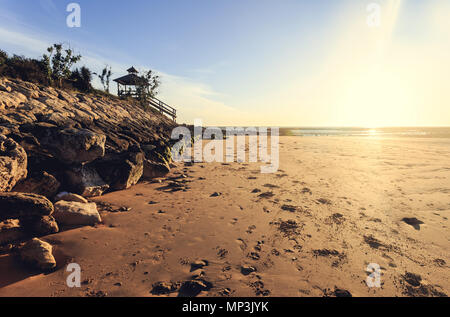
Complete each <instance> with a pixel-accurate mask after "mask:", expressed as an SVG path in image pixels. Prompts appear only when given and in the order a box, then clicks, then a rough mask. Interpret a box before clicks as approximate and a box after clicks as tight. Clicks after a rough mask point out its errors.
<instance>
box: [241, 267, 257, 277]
mask: <svg viewBox="0 0 450 317" xmlns="http://www.w3.org/2000/svg"><path fill="white" fill-rule="evenodd" d="M253 272H256V268H255V267H254V266H250V265H243V266H241V273H242V274H243V275H249V274H250V273H253Z"/></svg>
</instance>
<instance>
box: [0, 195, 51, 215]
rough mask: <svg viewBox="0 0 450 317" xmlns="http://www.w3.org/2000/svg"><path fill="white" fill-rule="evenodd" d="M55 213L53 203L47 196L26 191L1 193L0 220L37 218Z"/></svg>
mask: <svg viewBox="0 0 450 317" xmlns="http://www.w3.org/2000/svg"><path fill="white" fill-rule="evenodd" d="M52 213H53V204H52V203H51V202H50V201H49V200H48V199H47V198H45V197H43V196H40V195H36V194H25V193H0V221H3V220H7V219H22V218H35V217H41V216H49V215H51V214H52Z"/></svg>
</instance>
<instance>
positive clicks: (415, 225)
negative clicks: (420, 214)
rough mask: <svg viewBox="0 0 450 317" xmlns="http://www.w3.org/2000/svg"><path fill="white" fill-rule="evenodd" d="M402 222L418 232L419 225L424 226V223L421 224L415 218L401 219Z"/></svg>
mask: <svg viewBox="0 0 450 317" xmlns="http://www.w3.org/2000/svg"><path fill="white" fill-rule="evenodd" d="M402 221H403V222H405V223H407V224H408V225H410V226H412V227H413V228H414V229H416V230H418V231H419V230H420V225H423V224H424V222H422V221H421V220H419V219H417V218H416V217H412V218H403V219H402Z"/></svg>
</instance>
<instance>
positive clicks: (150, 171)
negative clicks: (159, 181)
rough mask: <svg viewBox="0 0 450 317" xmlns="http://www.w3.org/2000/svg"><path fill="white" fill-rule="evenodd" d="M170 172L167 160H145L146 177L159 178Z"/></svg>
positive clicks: (144, 175) (144, 174)
mask: <svg viewBox="0 0 450 317" xmlns="http://www.w3.org/2000/svg"><path fill="white" fill-rule="evenodd" d="M169 172H170V166H169V164H168V163H167V162H155V161H151V160H147V159H146V160H144V173H143V177H144V178H148V179H151V178H158V177H163V176H166V175H167V174H168V173H169Z"/></svg>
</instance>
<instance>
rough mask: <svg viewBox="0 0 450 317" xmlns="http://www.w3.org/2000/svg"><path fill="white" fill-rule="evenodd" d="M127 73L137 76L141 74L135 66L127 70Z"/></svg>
mask: <svg viewBox="0 0 450 317" xmlns="http://www.w3.org/2000/svg"><path fill="white" fill-rule="evenodd" d="M127 72H129V73H130V74H137V73H139V72H138V71H137V70H136V68H134V66H131V67H130V68H128V69H127Z"/></svg>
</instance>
